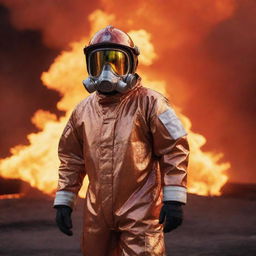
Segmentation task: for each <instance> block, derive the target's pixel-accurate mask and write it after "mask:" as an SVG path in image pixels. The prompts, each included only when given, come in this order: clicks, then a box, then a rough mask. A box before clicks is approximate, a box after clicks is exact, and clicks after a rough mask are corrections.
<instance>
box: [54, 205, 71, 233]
mask: <svg viewBox="0 0 256 256" xmlns="http://www.w3.org/2000/svg"><path fill="white" fill-rule="evenodd" d="M54 208H55V209H57V212H56V223H57V226H58V227H59V229H60V231H61V232H63V233H65V234H66V235H68V236H72V235H73V232H72V231H71V230H70V229H71V228H72V220H71V213H72V209H71V208H70V207H69V206H67V205H55V206H54Z"/></svg>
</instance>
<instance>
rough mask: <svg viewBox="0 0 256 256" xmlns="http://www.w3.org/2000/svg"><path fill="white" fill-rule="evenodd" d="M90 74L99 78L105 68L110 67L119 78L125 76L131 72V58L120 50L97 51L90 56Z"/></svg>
mask: <svg viewBox="0 0 256 256" xmlns="http://www.w3.org/2000/svg"><path fill="white" fill-rule="evenodd" d="M87 64H88V72H89V75H90V76H92V77H98V76H99V75H100V74H101V72H102V70H103V68H104V66H105V65H107V64H108V65H109V66H110V68H111V70H112V71H113V72H114V73H115V74H116V75H117V76H125V75H127V74H128V73H129V71H130V60H129V56H128V54H127V53H126V52H125V51H122V50H119V49H100V50H95V51H92V52H91V53H90V55H89V56H88V63H87Z"/></svg>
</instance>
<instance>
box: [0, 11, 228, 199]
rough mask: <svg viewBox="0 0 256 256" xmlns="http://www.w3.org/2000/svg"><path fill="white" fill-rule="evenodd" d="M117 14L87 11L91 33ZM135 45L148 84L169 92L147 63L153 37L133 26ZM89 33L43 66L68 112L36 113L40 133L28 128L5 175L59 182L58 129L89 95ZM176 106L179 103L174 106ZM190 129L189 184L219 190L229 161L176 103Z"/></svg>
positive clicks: (0, 169)
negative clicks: (211, 149)
mask: <svg viewBox="0 0 256 256" xmlns="http://www.w3.org/2000/svg"><path fill="white" fill-rule="evenodd" d="M113 20H114V16H113V15H108V14H106V13H104V12H103V11H101V10H96V11H94V12H93V13H92V14H91V15H90V16H89V21H90V22H91V28H92V29H91V31H90V35H92V34H93V33H95V32H96V31H97V30H98V29H100V28H102V27H104V26H106V25H108V24H109V23H111V22H113ZM129 34H130V35H131V37H132V38H133V39H134V41H135V43H136V45H138V46H139V48H140V49H141V56H140V66H141V67H140V68H141V70H139V71H138V73H140V75H141V76H142V78H143V80H142V81H143V83H144V85H145V86H147V87H150V88H152V89H155V90H157V91H160V92H161V93H163V94H165V95H166V96H168V94H167V90H166V82H165V81H164V80H156V81H154V80H155V79H153V78H152V77H151V76H150V73H147V72H146V71H145V70H146V69H145V70H144V69H143V67H146V66H149V65H151V64H152V63H153V62H154V61H155V60H156V59H157V54H156V52H155V49H154V45H153V44H152V42H151V35H150V33H148V32H147V31H146V30H143V29H139V30H132V31H130V32H129ZM88 39H89V37H88V38H83V39H82V40H81V41H79V42H73V43H71V44H70V49H69V50H66V51H63V52H62V53H61V54H60V55H59V56H58V57H57V58H56V59H55V61H54V63H53V64H52V65H51V67H50V68H49V70H48V71H47V72H44V73H43V74H42V76H41V79H42V81H43V83H44V84H45V86H46V87H48V88H50V89H53V90H57V91H59V92H60V93H61V95H62V98H61V100H60V101H59V102H58V103H57V107H58V109H60V110H62V111H65V112H66V114H65V116H63V117H61V118H60V119H59V120H58V119H57V117H56V116H55V115H54V114H52V113H50V112H48V111H43V110H38V111H37V112H36V113H35V114H34V116H33V117H32V119H31V120H32V122H33V124H35V126H36V127H37V128H38V129H39V131H38V132H37V133H31V134H29V135H28V136H27V137H28V140H29V145H28V146H23V145H17V146H15V147H14V148H12V149H11V153H12V156H11V157H8V158H5V159H2V160H1V161H0V175H1V176H2V177H4V178H15V179H17V178H18V179H21V180H24V181H26V182H29V183H30V185H31V186H32V187H36V188H37V189H39V190H41V191H43V192H45V193H47V194H52V193H53V192H54V191H55V189H56V186H57V178H58V174H57V170H58V165H59V160H58V157H57V146H58V141H59V137H60V134H61V133H62V130H63V128H64V126H65V124H66V122H67V120H68V118H69V116H70V114H71V111H72V109H73V108H74V107H75V105H76V104H77V103H78V102H79V101H81V100H82V99H83V98H84V97H86V96H87V94H86V92H85V90H84V88H83V86H82V85H81V81H82V80H83V79H84V76H85V59H84V57H83V53H82V49H83V47H84V45H85V42H88ZM174 107H175V106H174ZM175 109H176V112H177V113H178V115H179V117H180V118H181V120H182V122H183V124H184V126H185V128H186V130H187V131H188V133H189V135H188V139H189V143H190V148H191V154H190V164H189V176H188V188H189V192H191V193H196V194H200V195H219V194H220V188H221V187H222V186H223V184H224V183H225V182H226V181H227V179H228V177H227V175H226V174H225V171H226V170H227V169H228V168H229V167H230V164H229V163H221V164H220V163H219V160H220V159H221V157H222V154H215V153H211V152H203V151H202V150H201V147H202V146H203V145H204V144H205V143H206V139H205V138H204V137H203V136H202V135H200V134H196V133H194V132H193V131H192V130H191V122H190V120H189V118H188V117H186V116H184V115H183V114H182V113H181V109H179V108H177V107H175ZM86 185H87V179H85V182H84V186H83V188H82V190H81V191H80V195H82V194H84V192H85V190H86Z"/></svg>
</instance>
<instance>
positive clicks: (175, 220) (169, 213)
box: [159, 201, 183, 233]
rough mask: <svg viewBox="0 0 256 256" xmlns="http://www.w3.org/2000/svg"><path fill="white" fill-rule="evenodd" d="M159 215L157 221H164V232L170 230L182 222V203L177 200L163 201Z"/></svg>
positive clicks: (161, 222)
mask: <svg viewBox="0 0 256 256" xmlns="http://www.w3.org/2000/svg"><path fill="white" fill-rule="evenodd" d="M163 204H164V205H163V206H162V209H161V211H160V215H159V223H160V224H163V223H164V233H167V232H170V231H171V230H173V229H175V228H177V227H178V226H180V225H181V224H182V221H183V210H182V205H183V203H181V202H177V201H164V202H163Z"/></svg>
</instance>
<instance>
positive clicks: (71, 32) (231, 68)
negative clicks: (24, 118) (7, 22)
mask: <svg viewBox="0 0 256 256" xmlns="http://www.w3.org/2000/svg"><path fill="white" fill-rule="evenodd" d="M0 3H2V4H4V5H5V6H6V7H8V8H9V9H10V12H11V17H10V18H11V22H12V24H13V26H14V27H15V28H16V29H18V30H20V32H16V33H21V32H22V33H23V32H24V31H26V30H28V29H30V30H31V29H33V30H38V31H40V32H41V33H42V41H43V43H44V45H45V46H46V48H49V47H50V48H53V49H54V48H55V49H59V50H62V49H65V48H66V47H67V46H68V43H69V42H71V41H77V40H80V39H81V38H83V37H88V36H89V31H91V30H94V29H91V28H89V20H90V17H91V16H90V14H91V13H93V12H94V11H95V10H96V9H101V10H103V11H104V12H106V13H108V14H109V15H108V17H109V22H111V24H112V25H115V26H117V27H119V28H121V29H124V30H125V31H131V30H137V31H138V30H144V31H147V32H148V33H150V34H151V41H152V43H153V45H154V48H155V51H156V56H155V58H154V60H153V64H152V65H149V66H143V67H141V70H146V71H147V74H148V73H150V74H151V78H152V79H154V80H165V81H167V84H168V86H167V92H168V94H169V96H170V100H171V101H172V102H173V103H175V104H176V105H178V106H180V107H181V108H182V112H183V113H184V114H186V115H187V116H189V117H190V119H191V120H192V129H193V130H194V131H195V132H199V133H201V134H203V135H204V136H206V138H207V144H206V145H205V149H207V150H211V151H216V152H224V155H225V158H224V160H228V161H230V162H231V164H232V168H231V170H230V173H229V175H230V177H231V180H232V181H237V182H256V175H255V172H254V166H255V165H256V160H255V157H254V154H253V153H252V152H253V150H254V144H255V142H256V141H255V135H254V127H255V122H256V121H255V120H254V118H253V117H254V113H255V108H256V103H255V100H254V95H255V82H256V77H255V76H256V75H255V74H256V73H255V62H256V58H255V57H256V56H255V55H256V49H255V48H256V30H255V25H256V24H255V23H256V19H255V17H256V2H255V1H253V0H214V1H213V0H198V1H178V0H170V1H167V0H166V1H165V0H161V1H160V0H158V1H156V0H155V1H153V0H148V1H142V0H138V1H132V2H129V4H127V3H126V2H124V1H117V0H115V1H109V0H108V1H106V0H102V1H90V2H89V3H88V1H82V0H76V1H72V0H62V1H57V0H55V1H51V0H45V1H41V2H40V4H39V2H38V1H32V0H13V1H8V0H0ZM99 24H100V22H99ZM6 33H8V32H6ZM40 47H42V46H39V45H38V44H36V45H34V46H32V49H36V51H37V52H38V54H39V55H40V52H42V51H43V49H42V48H40ZM24 51H26V53H27V54H28V55H31V54H32V53H31V51H28V49H27V48H25V49H24ZM48 51H50V53H49V52H46V53H45V54H44V56H46V57H45V58H46V59H47V60H48V62H47V63H49V61H50V60H51V58H52V55H53V54H52V52H51V50H50V49H48ZM10 56H11V55H10V54H9V55H7V57H6V58H8V59H9V61H8V63H10V65H11V63H13V58H11V59H10ZM20 63H21V65H22V63H25V60H20ZM12 65H14V64H12ZM44 67H45V66H44ZM42 71H43V70H42ZM38 72H39V71H38ZM38 72H37V73H36V72H35V71H34V69H33V68H32V69H31V75H32V74H33V75H35V74H37V75H38ZM15 76H16V74H15ZM38 77H39V76H38ZM8 79H9V78H8V76H6V77H4V78H3V80H4V81H5V83H6V84H7V85H9V86H10V84H13V83H12V82H10V81H7V80H8ZM16 79H18V78H16ZM16 81H17V80H16ZM19 81H20V82H18V83H16V84H17V85H16V86H12V87H11V88H13V89H12V90H17V88H19V87H20V86H23V85H21V84H22V82H21V81H25V79H24V77H22V76H20V77H19ZM26 81H28V80H26ZM9 86H8V87H9ZM78 86H79V85H78ZM1 87H2V86H1ZM9 88H10V87H9ZM23 89H24V88H23ZM6 91H7V90H4V92H6ZM1 94H2V92H1ZM9 94H11V93H10V92H9ZM35 95H36V94H35ZM35 95H34V94H33V97H35V98H37V97H38V99H39V100H40V97H39V96H35ZM15 101H16V100H15ZM53 101H54V99H47V102H48V103H49V104H50V103H51V104H53ZM20 105H21V108H22V106H23V107H24V105H23V104H20ZM1 106H2V103H1ZM23 111H27V110H25V109H24V110H23ZM33 112H34V111H33ZM1 136H3V135H2V134H1ZM5 136H6V135H5ZM7 137H9V136H8V135H7ZM9 139H10V138H9Z"/></svg>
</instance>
